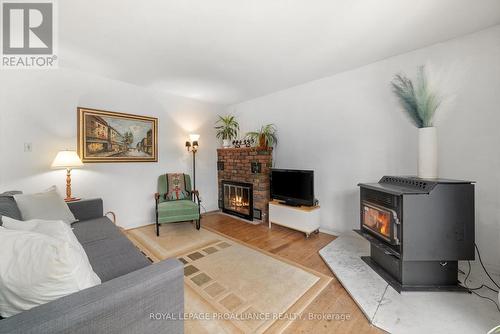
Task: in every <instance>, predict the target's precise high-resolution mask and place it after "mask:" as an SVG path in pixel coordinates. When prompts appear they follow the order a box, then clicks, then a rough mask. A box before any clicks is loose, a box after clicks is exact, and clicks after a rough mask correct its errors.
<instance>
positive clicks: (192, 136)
mask: <svg viewBox="0 0 500 334" xmlns="http://www.w3.org/2000/svg"><path fill="white" fill-rule="evenodd" d="M199 139H200V135H198V134H196V133H192V134H190V135H189V141H190V142H195V141H198V140H199Z"/></svg>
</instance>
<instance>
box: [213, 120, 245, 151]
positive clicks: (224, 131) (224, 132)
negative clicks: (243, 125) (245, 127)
mask: <svg viewBox="0 0 500 334" xmlns="http://www.w3.org/2000/svg"><path fill="white" fill-rule="evenodd" d="M215 130H217V134H216V136H217V139H222V147H224V148H228V147H230V146H231V140H232V139H235V138H236V137H237V136H238V132H239V131H240V125H239V124H238V121H237V120H236V117H235V116H233V115H227V116H220V115H219V119H218V120H217V122H216V123H215Z"/></svg>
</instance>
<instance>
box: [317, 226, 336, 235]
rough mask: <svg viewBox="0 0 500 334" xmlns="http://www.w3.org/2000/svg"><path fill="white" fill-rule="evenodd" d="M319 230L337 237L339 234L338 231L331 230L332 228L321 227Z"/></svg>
mask: <svg viewBox="0 0 500 334" xmlns="http://www.w3.org/2000/svg"><path fill="white" fill-rule="evenodd" d="M319 231H320V232H321V233H325V234H329V235H333V236H335V237H338V236H339V235H340V233H338V232H335V231H332V230H329V229H326V228H322V227H320V228H319Z"/></svg>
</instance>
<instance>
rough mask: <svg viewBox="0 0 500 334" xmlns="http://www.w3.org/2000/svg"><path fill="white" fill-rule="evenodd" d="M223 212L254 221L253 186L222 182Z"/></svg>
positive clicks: (242, 183)
mask: <svg viewBox="0 0 500 334" xmlns="http://www.w3.org/2000/svg"><path fill="white" fill-rule="evenodd" d="M222 211H223V212H225V213H229V214H233V215H235V216H239V217H241V218H245V219H248V220H252V219H253V186H252V184H250V183H244V182H232V181H222Z"/></svg>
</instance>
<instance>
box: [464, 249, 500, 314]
mask: <svg viewBox="0 0 500 334" xmlns="http://www.w3.org/2000/svg"><path fill="white" fill-rule="evenodd" d="M474 247H475V248H476V250H477V255H478V257H479V262H480V263H481V267H483V270H484V272H485V273H486V275H488V277H489V279H490V280H491V281H492V282H493V283H494V284H495V285H496V286H497V287H498V288H500V287H499V286H498V284H497V283H496V282H495V281H494V280H493V278H492V277H491V276H490V274H489V273H488V271H487V270H486V268H485V267H484V264H483V260H482V259H481V254H480V253H479V248H478V247H477V245H476V244H475V243H474ZM467 264H468V265H469V270H468V271H467V275H466V276H465V279H464V286H465V288H467V290H468V291H469V293H473V294H475V295H476V296H478V297H480V298H483V299H486V300H489V301H490V302H492V303H493V304H495V307H496V308H497V310H498V312H500V306H499V305H498V303H497V302H496V301H495V300H493V299H491V298H490V297H486V296H483V295H480V294H479V293H477V292H476V290H480V289H482V288H487V289H489V290H491V291H493V292H496V293H498V290H496V289H493V288H491V287H489V286H488V285H486V284H481V285H480V286H479V287H476V288H469V286H468V285H467V279H468V278H469V276H470V273H471V272H472V266H471V264H470V261H467ZM462 273H464V272H463V271H462ZM464 274H465V273H464Z"/></svg>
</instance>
